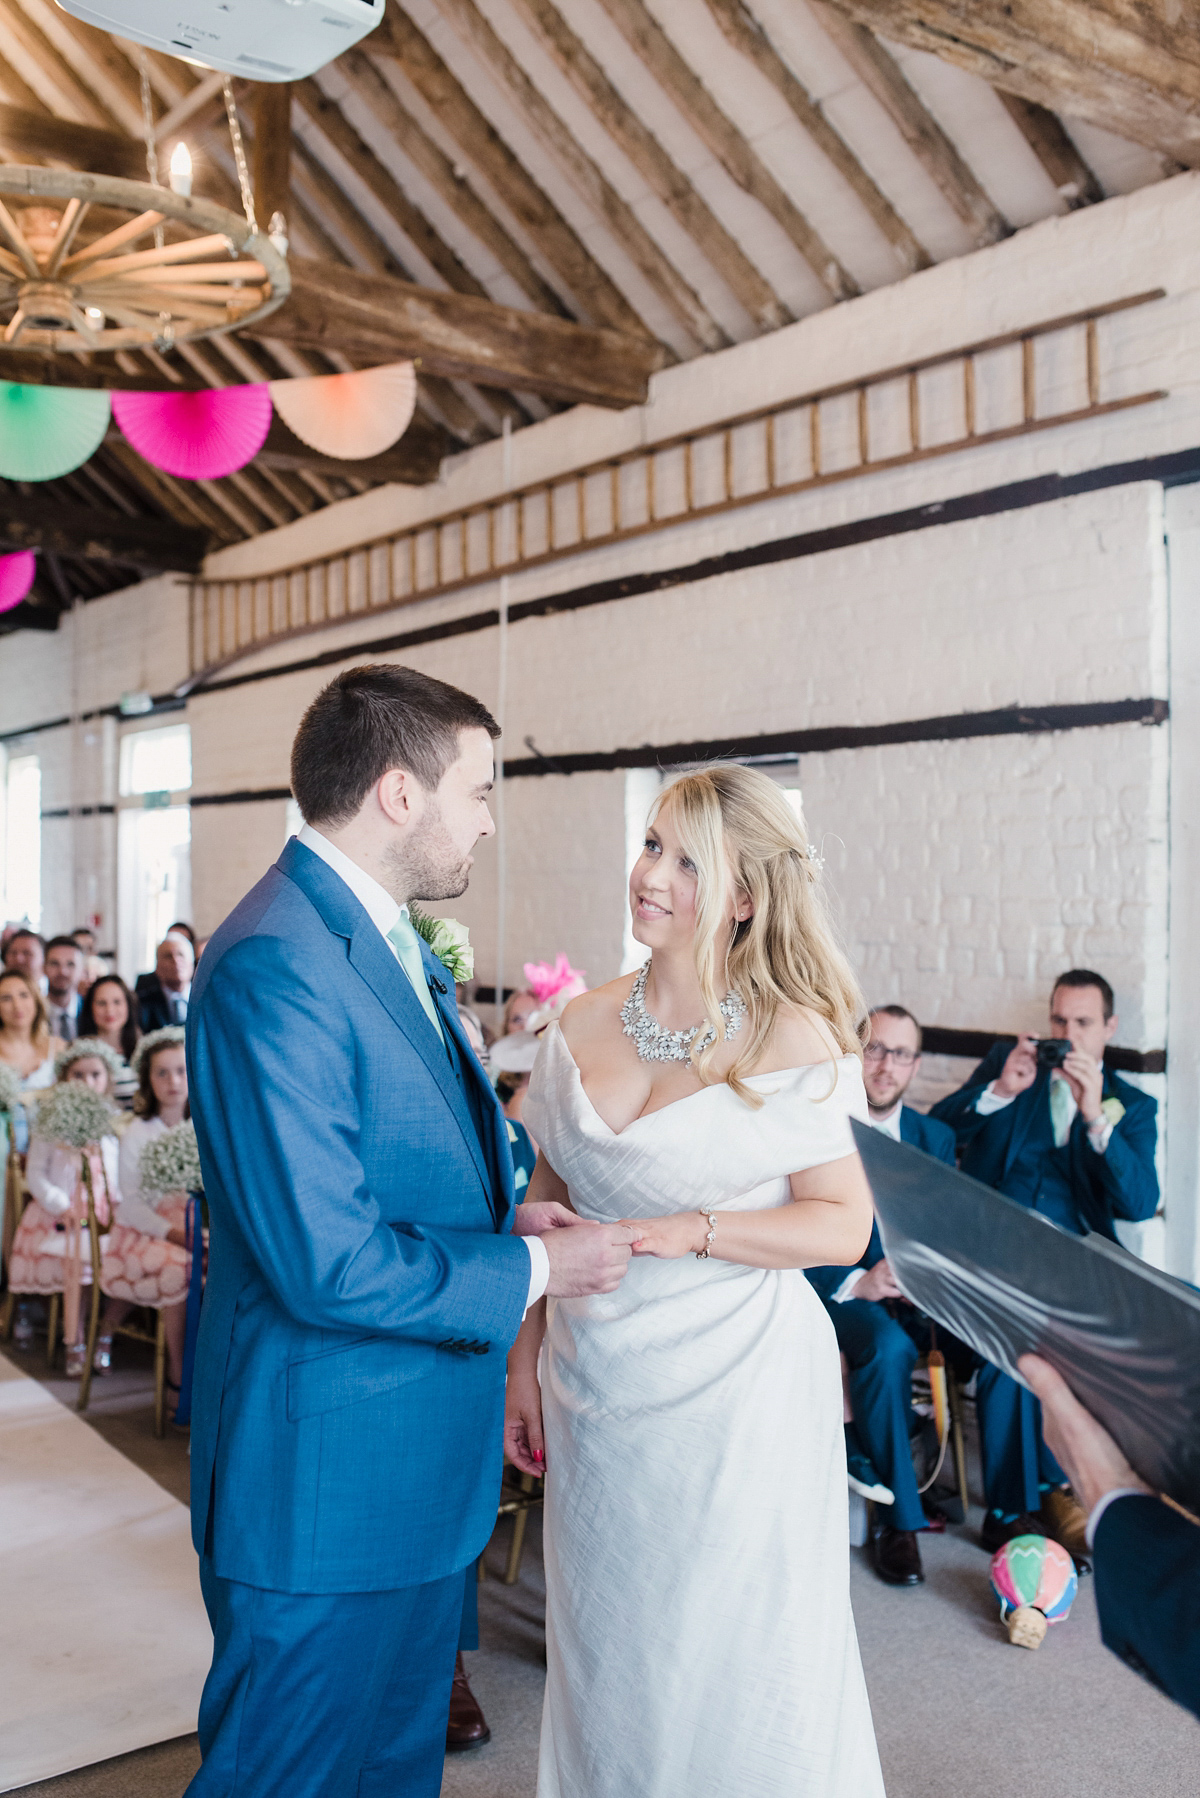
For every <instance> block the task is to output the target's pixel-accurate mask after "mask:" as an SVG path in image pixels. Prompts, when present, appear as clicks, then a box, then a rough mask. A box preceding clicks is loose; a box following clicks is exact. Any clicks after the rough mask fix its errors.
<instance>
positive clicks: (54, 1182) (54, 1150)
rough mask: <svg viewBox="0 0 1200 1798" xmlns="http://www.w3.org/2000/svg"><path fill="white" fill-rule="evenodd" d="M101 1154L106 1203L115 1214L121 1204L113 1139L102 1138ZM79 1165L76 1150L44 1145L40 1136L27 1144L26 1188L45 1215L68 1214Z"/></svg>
mask: <svg viewBox="0 0 1200 1798" xmlns="http://www.w3.org/2000/svg"><path fill="white" fill-rule="evenodd" d="M100 1152H101V1154H102V1155H103V1157H104V1174H105V1178H106V1179H107V1181H108V1196H109V1200H110V1202H111V1204H112V1206H113V1209H114V1210H115V1209H116V1207H117V1206H118V1205H119V1204H120V1203H121V1191H120V1179H119V1173H118V1169H119V1162H118V1155H117V1139H116V1137H115V1136H106V1137H104V1138H103V1139H102V1141H101V1144H100ZM81 1165H82V1156H81V1151H80V1150H79V1149H68V1148H67V1147H66V1145H65V1144H63V1143H60V1142H47V1141H46V1140H45V1139H44V1137H41V1136H35V1137H34V1138H33V1140H32V1142H31V1143H30V1145H29V1160H28V1162H27V1163H26V1167H25V1184H26V1186H28V1188H29V1190H30V1192H31V1193H32V1194H33V1196H34V1198H35V1199H36V1200H37V1202H38V1204H39V1205H40V1206H41V1207H42V1210H43V1211H48V1212H49V1213H50V1215H51V1217H61V1216H62V1214H63V1212H65V1211H69V1210H70V1207H71V1200H72V1199H73V1198H74V1196H75V1193H76V1191H77V1190H78V1187H79V1175H80V1169H81ZM96 1197H97V1198H99V1197H100V1194H99V1193H97V1194H96Z"/></svg>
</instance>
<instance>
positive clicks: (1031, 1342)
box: [853, 1121, 1200, 1512]
mask: <svg viewBox="0 0 1200 1798" xmlns="http://www.w3.org/2000/svg"><path fill="white" fill-rule="evenodd" d="M853 1129H854V1139H855V1142H856V1144H857V1147H858V1151H859V1154H860V1155H861V1156H862V1159H863V1166H864V1167H865V1169H866V1173H867V1179H868V1180H869V1182H870V1185H871V1192H872V1195H873V1197H874V1200H875V1210H876V1212H877V1214H878V1217H879V1228H880V1233H881V1235H882V1237H883V1245H884V1249H885V1251H886V1253H887V1256H888V1259H889V1261H890V1262H891V1265H892V1271H893V1273H894V1274H895V1277H896V1280H897V1282H898V1284H899V1285H900V1287H901V1289H902V1290H903V1292H904V1293H905V1295H906V1296H907V1297H908V1298H909V1299H911V1300H912V1302H913V1304H914V1305H919V1306H920V1307H921V1309H922V1310H923V1311H927V1312H928V1313H929V1315H930V1316H931V1317H934V1318H936V1319H937V1321H938V1323H940V1324H942V1325H944V1327H945V1328H946V1329H948V1330H952V1331H953V1332H954V1334H955V1335H956V1336H959V1337H961V1338H962V1340H963V1341H964V1342H968V1343H970V1345H971V1347H972V1348H974V1349H975V1350H976V1351H977V1352H978V1353H979V1354H981V1355H983V1356H984V1357H985V1358H986V1359H987V1360H988V1361H992V1362H994V1363H995V1364H996V1366H997V1367H1000V1368H1002V1369H1003V1370H1004V1372H1005V1373H1008V1374H1011V1375H1012V1376H1013V1377H1014V1378H1015V1379H1019V1378H1020V1375H1019V1374H1018V1373H1017V1360H1018V1358H1019V1357H1020V1356H1021V1355H1024V1354H1030V1353H1033V1354H1038V1355H1042V1356H1044V1358H1045V1359H1046V1360H1047V1361H1049V1362H1050V1364H1051V1365H1052V1366H1053V1367H1056V1368H1057V1369H1058V1371H1059V1372H1060V1373H1061V1374H1062V1376H1063V1378H1064V1379H1065V1380H1066V1382H1067V1384H1068V1385H1069V1386H1070V1388H1071V1390H1072V1391H1073V1392H1074V1394H1075V1396H1076V1397H1077V1398H1078V1399H1079V1401H1080V1403H1081V1404H1083V1405H1085V1406H1086V1407H1087V1409H1088V1410H1089V1411H1090V1412H1092V1414H1093V1416H1095V1417H1096V1418H1098V1419H1099V1421H1100V1422H1101V1423H1102V1424H1103V1425H1104V1427H1105V1429H1106V1430H1108V1432H1109V1434H1110V1435H1111V1436H1113V1437H1114V1438H1115V1440H1116V1441H1117V1442H1118V1443H1119V1445H1120V1447H1121V1449H1122V1450H1123V1452H1124V1454H1125V1456H1126V1459H1127V1460H1128V1461H1129V1462H1130V1465H1131V1466H1133V1467H1134V1468H1136V1470H1137V1472H1138V1473H1139V1474H1140V1475H1141V1476H1142V1478H1143V1479H1144V1480H1146V1481H1147V1483H1148V1484H1149V1485H1151V1486H1153V1487H1154V1488H1155V1489H1156V1490H1157V1491H1159V1492H1162V1493H1164V1494H1165V1495H1166V1496H1167V1497H1168V1498H1173V1499H1174V1500H1175V1501H1176V1502H1177V1503H1178V1504H1181V1505H1183V1506H1185V1508H1186V1509H1187V1510H1189V1511H1193V1512H1200V1292H1197V1291H1196V1289H1195V1288H1194V1287H1192V1286H1189V1285H1187V1284H1186V1282H1184V1281H1182V1280H1176V1279H1173V1278H1172V1277H1171V1276H1170V1275H1169V1274H1164V1273H1160V1272H1159V1271H1158V1269H1157V1268H1153V1267H1149V1266H1148V1265H1147V1264H1146V1263H1145V1262H1144V1261H1139V1260H1138V1259H1137V1257H1136V1256H1134V1255H1131V1254H1129V1253H1128V1251H1127V1250H1125V1249H1123V1248H1120V1247H1118V1246H1117V1245H1116V1244H1115V1243H1112V1242H1109V1241H1108V1240H1107V1239H1106V1238H1105V1237H1102V1236H1072V1235H1070V1234H1069V1233H1068V1232H1067V1231H1065V1230H1060V1229H1059V1228H1058V1226H1057V1225H1055V1224H1052V1223H1050V1222H1049V1221H1048V1219H1046V1218H1044V1217H1040V1216H1039V1215H1038V1214H1037V1212H1035V1211H1029V1210H1027V1209H1026V1208H1025V1207H1024V1206H1023V1205H1017V1204H1014V1202H1013V1201H1012V1200H1011V1199H1006V1198H1005V1197H1004V1196H1003V1195H1002V1194H1001V1193H998V1192H994V1191H993V1190H992V1188H991V1187H990V1186H981V1185H980V1184H979V1182H978V1181H976V1180H970V1179H968V1178H967V1176H966V1175H965V1174H960V1173H956V1172H955V1170H954V1169H953V1168H949V1167H946V1166H944V1165H943V1164H942V1163H941V1162H938V1161H935V1160H933V1158H932V1157H931V1156H928V1155H923V1154H922V1153H921V1152H920V1150H919V1149H914V1148H911V1147H910V1146H909V1145H908V1144H906V1143H898V1142H896V1141H894V1140H893V1139H892V1138H891V1137H890V1136H885V1135H884V1134H883V1133H882V1132H881V1131H879V1130H872V1129H871V1128H870V1127H869V1126H868V1125H866V1124H860V1123H858V1122H857V1121H855V1122H854V1124H853Z"/></svg>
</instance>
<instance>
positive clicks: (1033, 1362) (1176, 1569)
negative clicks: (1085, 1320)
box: [1017, 1355, 1200, 1717]
mask: <svg viewBox="0 0 1200 1798" xmlns="http://www.w3.org/2000/svg"><path fill="white" fill-rule="evenodd" d="M1017 1365H1018V1367H1019V1368H1020V1371H1021V1372H1022V1374H1023V1375H1024V1376H1025V1378H1026V1379H1027V1380H1028V1381H1029V1384H1030V1385H1031V1386H1032V1387H1033V1390H1034V1392H1035V1393H1036V1395H1037V1399H1038V1403H1039V1404H1040V1406H1041V1412H1042V1429H1043V1431H1044V1433H1045V1437H1046V1441H1047V1442H1048V1444H1049V1446H1050V1449H1051V1451H1052V1452H1053V1454H1054V1456H1055V1458H1056V1460H1057V1461H1058V1462H1059V1464H1060V1466H1062V1467H1063V1468H1064V1469H1065V1471H1066V1473H1067V1476H1068V1478H1069V1479H1070V1481H1071V1489H1072V1491H1073V1492H1075V1493H1076V1494H1077V1495H1078V1497H1079V1500H1080V1503H1081V1505H1082V1507H1083V1509H1084V1510H1085V1511H1086V1513H1087V1540H1088V1544H1089V1546H1090V1549H1091V1552H1092V1555H1093V1557H1094V1561H1095V1575H1096V1611H1097V1613H1098V1616H1099V1619H1100V1635H1101V1639H1102V1640H1103V1642H1104V1646H1105V1647H1106V1648H1111V1650H1112V1652H1113V1653H1114V1654H1115V1655H1117V1656H1118V1657H1119V1658H1120V1659H1121V1660H1123V1661H1124V1662H1125V1663H1126V1664H1127V1665H1128V1666H1130V1667H1132V1668H1133V1669H1134V1671H1135V1672H1137V1673H1143V1674H1145V1675H1146V1677H1147V1678H1148V1679H1149V1680H1151V1681H1152V1682H1153V1683H1154V1684H1155V1685H1156V1686H1158V1687H1159V1689H1160V1690H1161V1691H1163V1692H1165V1693H1166V1694H1167V1696H1168V1697H1169V1698H1173V1699H1174V1700H1175V1702H1176V1704H1181V1705H1183V1706H1185V1708H1186V1709H1187V1710H1189V1711H1192V1712H1194V1713H1195V1715H1196V1716H1198V1717H1200V1528H1198V1527H1197V1525H1196V1522H1195V1520H1194V1519H1193V1518H1192V1517H1190V1516H1188V1515H1186V1514H1185V1513H1183V1512H1181V1511H1178V1510H1176V1509H1175V1508H1174V1506H1173V1505H1170V1504H1168V1503H1167V1502H1166V1501H1165V1500H1163V1499H1161V1498H1159V1497H1158V1496H1157V1495H1156V1494H1155V1493H1154V1492H1153V1491H1152V1490H1151V1488H1150V1487H1149V1486H1148V1485H1147V1484H1146V1482H1145V1481H1144V1480H1142V1479H1139V1478H1138V1476H1137V1474H1136V1473H1135V1472H1134V1471H1133V1468H1132V1467H1131V1466H1130V1465H1129V1463H1128V1461H1127V1460H1126V1459H1125V1456H1124V1455H1123V1454H1122V1453H1121V1450H1120V1449H1119V1448H1118V1447H1117V1444H1116V1443H1115V1442H1114V1441H1113V1439H1112V1437H1111V1436H1110V1435H1109V1434H1108V1431H1107V1430H1106V1429H1104V1428H1103V1426H1102V1425H1101V1424H1099V1423H1097V1421H1096V1419H1095V1418H1094V1417H1093V1416H1092V1415H1091V1413H1090V1412H1088V1411H1086V1410H1085V1409H1084V1407H1083V1406H1082V1405H1081V1404H1080V1403H1079V1400H1078V1399H1077V1398H1076V1397H1075V1395H1074V1394H1073V1393H1072V1391H1071V1389H1070V1387H1069V1386H1068V1385H1067V1383H1066V1381H1065V1380H1064V1379H1063V1377H1062V1375H1061V1374H1059V1373H1058V1372H1056V1370H1055V1369H1054V1368H1053V1367H1051V1366H1050V1364H1049V1362H1048V1361H1043V1360H1042V1359H1041V1358H1040V1356H1038V1355H1022V1357H1021V1359H1020V1361H1019V1362H1018V1363H1017Z"/></svg>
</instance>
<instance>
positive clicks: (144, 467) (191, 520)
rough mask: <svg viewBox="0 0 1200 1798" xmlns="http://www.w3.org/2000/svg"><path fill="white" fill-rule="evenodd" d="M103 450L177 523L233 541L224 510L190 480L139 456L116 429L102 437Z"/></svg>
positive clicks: (226, 540)
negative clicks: (207, 497) (178, 477)
mask: <svg viewBox="0 0 1200 1798" xmlns="http://www.w3.org/2000/svg"><path fill="white" fill-rule="evenodd" d="M104 453H105V455H106V456H108V457H110V458H111V459H112V460H113V461H114V462H116V463H117V464H118V466H119V467H121V468H123V469H124V470H125V473H126V474H127V475H128V476H129V478H130V480H132V481H135V482H136V483H137V485H138V486H139V487H141V488H143V489H144V491H145V492H146V494H147V496H148V498H149V499H150V500H151V501H152V502H153V504H155V505H157V506H159V507H161V509H162V510H163V511H164V512H165V513H166V514H167V516H168V517H169V518H173V519H174V520H175V523H176V524H181V525H184V526H187V527H190V528H193V529H194V528H196V527H199V529H201V530H206V531H208V532H209V533H210V534H211V535H212V536H214V537H217V538H220V539H221V540H223V541H225V542H233V541H235V539H234V537H233V535H232V533H231V531H230V527H229V519H228V518H227V517H226V515H225V513H223V512H219V511H218V510H217V508H216V507H215V506H213V505H212V504H211V502H209V501H208V500H206V499H205V497H204V496H203V495H202V494H201V493H199V492H198V491H197V489H196V486H195V483H194V482H192V481H177V480H175V479H174V478H173V477H172V476H171V475H169V474H164V472H163V470H162V469H161V468H154V467H152V466H151V464H150V463H149V462H145V461H143V460H142V458H141V456H139V455H138V453H137V451H136V450H135V449H134V448H133V446H132V445H131V444H128V443H126V441H125V439H124V438H123V437H122V436H120V435H119V434H118V433H112V432H110V434H109V435H108V436H107V437H106V438H105V440H104Z"/></svg>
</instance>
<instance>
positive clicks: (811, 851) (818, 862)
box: [804, 843, 825, 874]
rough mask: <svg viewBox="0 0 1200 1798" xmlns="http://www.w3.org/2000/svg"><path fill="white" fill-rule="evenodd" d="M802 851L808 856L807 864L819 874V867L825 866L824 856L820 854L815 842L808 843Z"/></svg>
mask: <svg viewBox="0 0 1200 1798" xmlns="http://www.w3.org/2000/svg"><path fill="white" fill-rule="evenodd" d="M804 853H805V855H806V856H807V857H808V865H809V867H810V868H811V869H812V871H813V873H814V874H819V873H820V872H821V869H822V868H823V867H824V866H825V857H824V856H823V855H822V854H821V852H820V850H819V849H818V848H817V845H816V844H815V843H810V844H809V845H808V848H807V849H806V850H805V852H804Z"/></svg>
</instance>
